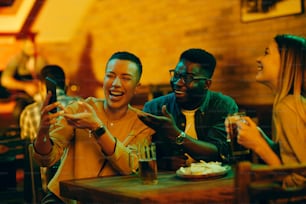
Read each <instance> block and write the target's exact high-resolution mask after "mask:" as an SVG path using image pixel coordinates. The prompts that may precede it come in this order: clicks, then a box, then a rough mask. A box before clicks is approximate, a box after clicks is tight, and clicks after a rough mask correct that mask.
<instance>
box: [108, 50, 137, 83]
mask: <svg viewBox="0 0 306 204" xmlns="http://www.w3.org/2000/svg"><path fill="white" fill-rule="evenodd" d="M113 59H120V60H129V61H131V62H134V63H135V64H136V65H137V67H138V74H139V75H138V80H139V79H140V78H141V75H142V64H141V61H140V59H139V58H138V57H137V56H136V55H134V54H132V53H130V52H127V51H120V52H115V53H114V54H113V55H112V56H111V57H110V59H109V60H108V61H111V60H113Z"/></svg>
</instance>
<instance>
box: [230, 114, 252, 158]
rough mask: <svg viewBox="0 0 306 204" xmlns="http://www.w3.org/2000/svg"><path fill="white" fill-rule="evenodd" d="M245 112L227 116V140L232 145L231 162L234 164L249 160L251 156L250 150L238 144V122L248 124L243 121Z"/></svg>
mask: <svg viewBox="0 0 306 204" xmlns="http://www.w3.org/2000/svg"><path fill="white" fill-rule="evenodd" d="M245 115H246V114H245V112H237V113H234V114H229V115H228V116H227V122H228V125H227V128H228V135H227V140H228V142H229V144H230V148H231V157H232V158H231V160H232V162H234V163H235V162H237V161H242V160H247V159H248V156H249V154H250V150H249V149H247V148H245V147H244V146H242V145H240V144H239V143H238V124H237V123H238V122H239V121H240V122H246V121H245V120H244V119H243V116H245Z"/></svg>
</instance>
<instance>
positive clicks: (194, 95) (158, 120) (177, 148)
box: [139, 48, 238, 170]
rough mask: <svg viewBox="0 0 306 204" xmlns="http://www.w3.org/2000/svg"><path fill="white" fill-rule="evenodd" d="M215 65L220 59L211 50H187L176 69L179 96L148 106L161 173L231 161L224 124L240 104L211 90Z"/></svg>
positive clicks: (174, 94) (174, 76)
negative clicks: (194, 163) (190, 166)
mask: <svg viewBox="0 0 306 204" xmlns="http://www.w3.org/2000/svg"><path fill="white" fill-rule="evenodd" d="M215 66H216V60H215V58H214V56H213V55H212V54H210V53H208V52H206V51H205V50H202V49H195V48H192V49H188V50H186V51H184V52H183V53H182V54H181V56H180V58H179V62H178V63H177V65H176V67H175V69H171V70H170V76H171V80H170V83H171V86H172V90H173V92H172V93H170V94H167V95H164V96H161V97H158V98H155V99H153V100H151V101H149V102H147V103H146V104H145V105H144V108H143V110H144V112H147V114H139V118H140V119H141V120H142V121H143V122H144V123H145V124H147V125H148V126H150V127H151V128H153V129H155V131H156V134H155V135H154V136H153V140H155V142H156V145H157V161H158V165H159V166H158V167H159V169H164V170H177V169H178V168H180V167H181V166H188V165H190V163H192V162H199V161H200V160H204V161H206V162H208V161H221V162H227V161H228V157H229V155H230V154H229V153H230V150H229V146H228V143H227V139H226V138H227V137H226V131H225V126H224V120H225V118H226V116H227V115H228V114H229V113H234V112H237V111H238V106H237V104H236V102H235V101H234V100H233V99H232V98H231V97H229V96H225V95H223V94H222V93H219V92H214V91H210V90H209V87H210V85H211V83H212V80H211V78H212V76H213V72H214V69H215Z"/></svg>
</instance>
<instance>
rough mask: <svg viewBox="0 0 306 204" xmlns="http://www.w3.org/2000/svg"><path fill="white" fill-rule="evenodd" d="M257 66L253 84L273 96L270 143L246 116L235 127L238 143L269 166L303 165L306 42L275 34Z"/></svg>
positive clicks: (297, 38)
mask: <svg viewBox="0 0 306 204" xmlns="http://www.w3.org/2000/svg"><path fill="white" fill-rule="evenodd" d="M257 64H258V66H257V70H258V72H257V75H256V81H257V82H259V83H262V84H264V85H266V86H268V87H269V88H271V89H272V91H273V94H274V95H275V99H274V103H273V111H272V137H271V138H272V140H271V139H269V137H267V136H265V134H264V133H263V132H262V131H261V130H260V128H259V127H257V125H256V124H255V123H254V122H253V121H252V120H251V119H250V118H249V117H245V118H244V119H245V120H246V122H240V123H239V124H238V127H239V128H238V129H239V134H238V143H240V144H242V145H243V146H245V147H246V148H249V149H251V150H253V152H255V153H256V154H257V155H258V156H259V157H260V158H261V159H262V160H263V161H264V162H265V163H266V164H268V165H274V166H276V165H282V164H297V163H305V162H306V156H305V150H306V39H305V38H303V37H299V36H295V35H290V34H282V35H276V36H275V37H274V40H273V41H272V42H271V43H270V44H269V46H268V47H267V48H266V49H265V53H264V55H263V56H261V57H259V58H258V59H257ZM275 147H277V148H275ZM276 149H278V150H279V151H276Z"/></svg>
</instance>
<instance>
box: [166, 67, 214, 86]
mask: <svg viewBox="0 0 306 204" xmlns="http://www.w3.org/2000/svg"><path fill="white" fill-rule="evenodd" d="M169 72H170V76H171V80H173V81H177V80H179V79H183V81H184V83H185V84H187V85H188V84H190V83H191V82H192V81H194V80H209V78H207V77H201V76H194V75H193V74H191V73H180V72H177V71H175V70H174V69H170V70H169Z"/></svg>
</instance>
